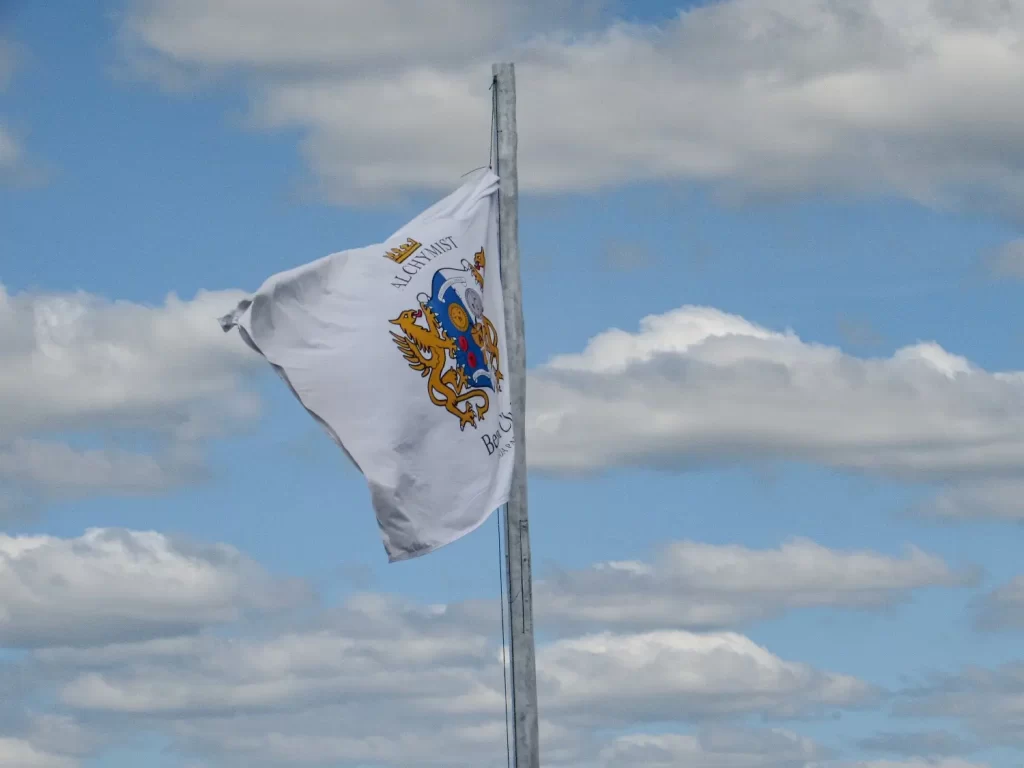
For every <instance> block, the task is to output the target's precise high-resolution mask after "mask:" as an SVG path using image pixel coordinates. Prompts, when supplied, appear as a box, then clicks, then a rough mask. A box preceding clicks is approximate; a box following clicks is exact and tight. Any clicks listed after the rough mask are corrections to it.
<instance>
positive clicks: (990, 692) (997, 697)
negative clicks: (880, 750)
mask: <svg viewBox="0 0 1024 768" xmlns="http://www.w3.org/2000/svg"><path fill="white" fill-rule="evenodd" d="M1022 697H1024V663H1021V662H1011V663H1007V664H1003V665H1001V666H998V667H995V668H989V667H981V666H973V665H972V666H966V667H964V668H963V669H961V670H960V671H959V672H957V673H954V674H947V675H939V676H936V677H934V678H933V679H932V680H931V682H930V683H929V684H927V685H923V686H920V687H917V688H912V689H909V690H907V691H905V692H904V693H903V695H902V697H901V699H900V700H899V701H898V702H897V704H896V705H894V707H893V711H894V714H896V715H898V716H911V717H944V718H955V719H957V720H960V721H961V722H962V723H963V724H964V725H965V726H966V727H967V728H969V729H970V730H971V731H972V732H973V734H974V735H975V736H976V737H977V738H978V740H979V741H981V742H983V743H985V744H987V745H990V746H993V745H1003V746H1008V747H1021V746H1024V712H1022V710H1021V707H1020V702H1021V699H1022Z"/></svg>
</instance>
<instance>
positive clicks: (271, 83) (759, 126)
mask: <svg viewBox="0 0 1024 768" xmlns="http://www.w3.org/2000/svg"><path fill="white" fill-rule="evenodd" d="M514 5H516V6H517V7H518V6H519V5H520V4H514ZM329 6H331V7H329ZM415 6H416V4H415V3H411V2H399V1H398V0H389V1H388V2H379V3H374V4H373V5H372V6H364V7H359V8H356V6H355V4H348V3H344V4H342V3H335V4H328V3H326V2H313V1H312V0H308V1H307V2H304V3H303V4H302V9H301V10H302V11H303V12H295V13H290V14H284V13H282V12H281V11H280V9H279V8H277V7H276V6H275V5H274V4H273V3H269V2H254V3H242V2H240V1H239V0H219V1H218V2H209V3H199V2H196V1H190V2H187V3H172V2H169V1H168V0H160V1H157V0H150V1H149V2H145V3H142V4H141V5H140V6H139V9H138V11H137V13H136V14H135V15H134V17H132V19H131V20H130V21H129V23H128V24H127V26H126V33H127V36H128V38H129V40H130V44H131V47H132V49H133V50H134V51H136V53H138V51H142V52H143V53H144V54H146V55H148V56H152V57H155V58H156V59H157V61H159V62H162V63H163V64H164V65H165V66H169V65H178V66H184V67H186V68H193V69H194V68H199V69H201V70H204V71H209V70H210V69H211V68H214V69H216V68H224V67H231V68H234V69H236V70H239V71H242V72H244V73H248V74H249V75H250V76H251V77H252V78H253V81H254V83H255V85H256V86H257V87H256V89H255V90H256V92H257V94H258V95H257V96H256V97H255V101H254V114H255V116H256V117H257V118H258V119H259V120H262V121H264V122H265V123H266V124H267V125H270V126H288V127H295V128H297V129H299V130H302V131H304V132H305V134H306V138H305V139H304V141H303V149H304V152H305V155H306V157H307V160H308V161H309V163H310V165H311V167H312V168H313V170H314V171H315V172H316V174H317V175H318V176H319V178H320V180H321V182H322V183H323V185H324V186H325V188H326V190H327V192H328V193H329V194H331V195H333V196H334V197H336V198H339V199H345V200H351V199H362V198H364V197H365V196H366V195H370V194H381V193H382V192H387V191H396V190H402V189H409V188H417V187H432V188H433V187H438V186H442V187H443V186H447V185H449V184H450V183H451V182H452V180H453V179H454V178H457V176H458V175H459V174H460V173H462V172H464V171H466V170H468V169H469V168H472V167H475V166H477V165H480V163H481V159H482V157H484V154H485V153H486V138H485V137H486V135H487V129H488V120H489V101H488V98H489V97H488V92H487V84H488V82H489V76H490V70H489V65H490V62H491V61H492V60H494V59H498V58H503V59H514V60H515V61H516V63H517V67H518V72H519V83H520V92H519V103H520V138H521V142H522V149H523V152H522V156H521V163H522V174H521V184H522V185H523V188H524V189H533V190H546V191H552V192H554V191H561V190H579V189H590V188H593V187H596V186H601V185H606V184H616V183H620V182H631V181H644V180H647V181H662V180H673V179H681V180H696V181H705V182H709V183H711V184H713V185H715V186H716V187H718V188H719V189H720V190H721V191H723V192H724V193H727V194H733V195H735V194H777V193H779V192H782V193H790V192H809V191H817V190H820V189H826V190H838V191H841V192H854V193H884V194H897V195H902V196H905V197H908V198H911V199H914V200H917V201H921V202H923V203H926V204H933V205H948V204H960V203H971V204H977V205H983V206H994V207H996V208H999V209H1001V210H1003V211H1007V212H1015V210H1016V209H1017V207H1019V203H1020V202H1021V201H1022V200H1024V185H1022V183H1021V182H1020V173H1019V171H1020V167H1021V163H1022V158H1024V143H1022V140H1021V137H1020V134H1019V131H1018V130H1017V126H1018V125H1019V123H1020V120H1021V119H1022V112H1021V107H1020V106H1019V100H1018V99H1016V98H1015V97H1016V93H1017V90H1018V83H1019V80H1020V78H1021V76H1022V74H1024V53H1022V51H1021V50H1020V47H1019V46H1018V45H1017V41H1018V40H1019V39H1020V37H1021V34H1022V31H1024V10H1022V9H1021V8H1020V7H1019V6H1018V5H1016V4H1013V3H1006V2H1002V0H976V1H975V2H973V3H971V4H970V5H967V4H963V3H950V2H932V1H931V0H909V1H908V2H903V3H896V4H894V3H891V2H886V0H870V1H869V2H852V1H844V2H838V3H837V2H831V1H830V0H799V1H798V2H794V1H793V0H723V2H716V3H709V4H706V5H702V6H700V7H697V8H692V9H689V10H687V11H683V12H681V13H680V14H679V15H678V17H677V18H674V19H670V20H668V21H665V22H664V23H662V24H660V25H657V26H655V25H643V24H627V23H612V24H605V25H604V26H603V27H599V26H598V25H597V24H596V20H597V17H596V16H595V15H594V14H593V13H591V14H587V13H585V12H580V10H579V9H573V10H575V11H576V12H568V13H565V12H559V13H555V14H553V16H554V18H551V16H552V15H550V14H549V16H547V17H544V16H538V15H537V13H538V10H537V9H538V8H540V7H543V6H542V4H539V3H530V4H528V6H527V7H526V8H525V9H524V10H519V11H511V10H509V9H508V8H509V4H499V3H495V2H486V3H476V2H472V3H471V2H461V3H460V2H453V1H452V0H448V2H446V4H445V12H437V13H435V12H434V11H433V10H431V13H429V14H426V12H425V11H419V10H414V8H415ZM584 10H586V8H585V6H584ZM448 11H450V12H448ZM423 14H426V15H425V16H424V15H423ZM510 14H512V17H510ZM601 18H604V20H605V21H607V18H606V17H601ZM477 29H479V30H480V31H479V33H476V30H477ZM327 30H331V31H332V32H334V33H336V35H337V38H335V37H333V36H332V35H330V34H328V33H327ZM560 30H561V31H560ZM637 83H642V84H643V87H642V88H638V87H636V84H637ZM609 104H615V108H614V109H609V108H608V105H609Z"/></svg>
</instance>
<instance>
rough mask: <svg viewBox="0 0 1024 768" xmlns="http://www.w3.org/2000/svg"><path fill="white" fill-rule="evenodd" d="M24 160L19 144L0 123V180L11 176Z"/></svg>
mask: <svg viewBox="0 0 1024 768" xmlns="http://www.w3.org/2000/svg"><path fill="white" fill-rule="evenodd" d="M23 162H24V153H23V151H22V149H21V145H20V144H19V143H18V142H17V141H16V140H15V138H14V136H12V135H11V133H10V132H9V131H8V130H7V129H6V128H5V127H4V125H3V123H0V181H2V180H4V179H6V178H7V177H11V176H13V175H14V174H15V173H16V172H17V171H18V169H19V168H20V167H21V165H22V163H23Z"/></svg>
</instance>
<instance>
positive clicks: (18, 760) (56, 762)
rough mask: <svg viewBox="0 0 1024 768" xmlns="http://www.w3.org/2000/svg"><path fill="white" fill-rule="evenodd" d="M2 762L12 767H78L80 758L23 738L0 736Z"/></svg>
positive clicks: (0, 759) (0, 762)
mask: <svg viewBox="0 0 1024 768" xmlns="http://www.w3.org/2000/svg"><path fill="white" fill-rule="evenodd" d="M0 764H3V765H7V766H10V767H11V768H77V766H78V765H79V762H78V760H76V759H75V758H73V757H69V756H66V755H57V754H53V753H50V752H45V751H42V750H40V749H38V748H37V747H35V746H34V745H33V744H31V743H30V742H28V741H25V740H23V739H5V738H0Z"/></svg>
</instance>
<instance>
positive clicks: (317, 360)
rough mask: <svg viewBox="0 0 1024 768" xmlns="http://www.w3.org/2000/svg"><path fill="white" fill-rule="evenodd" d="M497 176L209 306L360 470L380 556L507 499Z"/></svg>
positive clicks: (475, 522)
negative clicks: (390, 230) (229, 307)
mask: <svg viewBox="0 0 1024 768" xmlns="http://www.w3.org/2000/svg"><path fill="white" fill-rule="evenodd" d="M497 190H498V177H497V176H495V175H494V174H493V173H491V172H490V171H484V172H480V173H478V174H476V175H475V176H474V177H471V178H470V179H469V180H468V181H467V182H466V183H465V184H463V186H461V187H460V188H459V189H457V190H456V191H455V192H453V193H452V194H450V195H449V196H448V197H446V198H444V199H443V200H441V201H440V202H438V203H436V204H435V205H433V206H432V207H430V208H428V209H427V210H426V211H424V212H422V213H421V214H420V215H419V216H417V217H416V218H415V219H413V220H412V221H410V222H409V223H408V224H406V225H405V226H404V227H402V228H401V229H400V230H399V231H398V232H396V233H395V234H394V235H392V236H391V237H390V238H388V239H387V240H386V241H384V242H383V243H380V244H377V245H371V246H368V247H364V248H356V249H353V250H347V251H340V252H338V253H333V254H331V255H329V256H326V257H324V258H321V259H319V260H317V261H314V262H311V263H309V264H305V265H303V266H300V267H296V268H294V269H291V270H288V271H286V272H281V273H280V274H277V275H274V276H272V277H270V278H269V279H267V280H266V282H264V284H263V285H262V286H261V287H260V289H259V290H258V291H256V293H254V294H253V295H252V296H250V297H249V298H246V299H245V300H243V301H242V302H240V303H239V304H238V306H237V307H236V308H235V309H234V311H233V312H231V313H229V314H227V315H225V316H224V317H222V318H221V319H220V323H221V326H222V327H223V328H224V330H225V331H228V330H230V329H231V328H235V327H237V328H238V329H239V332H240V335H241V337H242V339H243V340H244V341H245V342H246V343H247V344H249V345H250V346H251V347H252V348H253V349H255V350H256V351H257V352H258V353H260V354H261V355H262V356H263V357H264V358H265V359H266V360H267V361H268V362H269V363H270V365H271V366H273V368H274V369H275V370H276V371H277V372H278V374H280V376H281V377H282V378H283V379H284V380H285V382H286V383H287V384H288V386H289V387H290V389H291V391H292V393H293V394H294V395H295V396H296V397H297V398H298V400H299V401H300V402H301V403H302V405H303V406H304V407H305V408H306V410H307V411H308V412H309V413H310V415H311V416H312V417H313V418H314V419H315V420H316V421H317V422H318V423H319V424H320V425H321V426H322V427H323V428H324V429H325V430H326V432H327V433H328V434H329V435H330V436H331V438H332V439H333V440H334V441H335V442H336V443H337V444H338V445H339V446H340V447H341V448H342V449H343V450H344V451H345V453H346V454H348V456H349V458H350V459H351V460H352V461H353V463H354V464H355V465H356V466H357V467H358V468H359V470H360V471H361V472H362V474H363V476H364V477H365V479H366V481H367V483H368V485H369V489H370V498H371V501H372V504H373V508H374V511H375V513H376V516H377V522H378V525H379V527H380V531H381V536H382V538H383V542H384V549H385V551H386V552H387V555H388V559H389V560H390V561H391V562H395V561H398V560H406V559H409V558H412V557H417V556H420V555H425V554H427V553H429V552H433V551H434V550H436V549H438V548H440V547H443V546H444V545H446V544H449V543H451V542H453V541H455V540H456V539H459V538H461V537H462V536H464V535H466V534H467V533H469V532H471V531H473V530H474V529H475V528H477V527H478V526H480V525H481V524H482V523H483V522H484V521H485V520H486V519H487V518H488V517H489V515H490V514H491V512H492V511H493V510H494V509H496V508H497V507H499V506H501V505H502V504H504V503H505V502H506V501H507V500H508V494H509V486H510V484H511V479H512V460H513V455H514V451H515V447H514V446H515V440H514V436H513V433H512V412H511V404H510V398H509V388H508V377H507V375H506V369H505V360H506V351H505V315H504V307H503V302H502V292H501V279H500V275H499V269H498V217H497Z"/></svg>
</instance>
